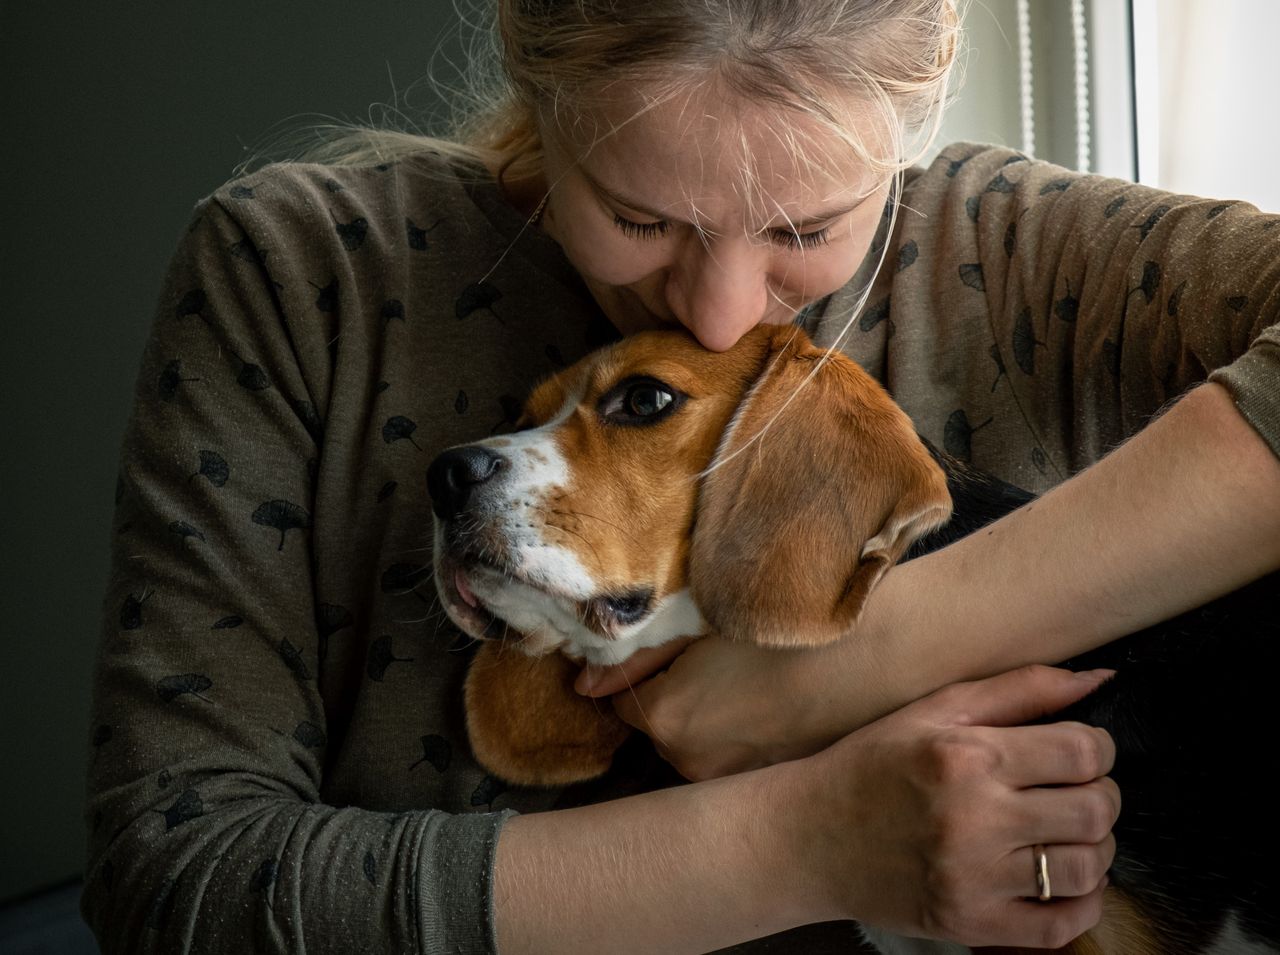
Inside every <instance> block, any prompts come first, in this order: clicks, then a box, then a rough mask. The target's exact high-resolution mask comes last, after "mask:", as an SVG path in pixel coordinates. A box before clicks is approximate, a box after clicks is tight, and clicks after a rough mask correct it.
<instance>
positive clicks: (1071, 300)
mask: <svg viewBox="0 0 1280 955" xmlns="http://www.w3.org/2000/svg"><path fill="white" fill-rule="evenodd" d="M1053 314H1054V315H1056V316H1057V317H1058V319H1060V320H1061V321H1064V322H1072V323H1074V322H1075V320H1076V319H1077V318H1079V317H1080V299H1078V298H1076V296H1075V295H1073V294H1072V292H1071V283H1070V282H1067V294H1066V295H1064V296H1062V298H1060V299H1058V300H1057V301H1056V302H1054V303H1053Z"/></svg>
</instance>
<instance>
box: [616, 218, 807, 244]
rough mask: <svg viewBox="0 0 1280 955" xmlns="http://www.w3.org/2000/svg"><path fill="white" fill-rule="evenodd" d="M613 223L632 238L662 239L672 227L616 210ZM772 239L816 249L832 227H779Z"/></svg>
mask: <svg viewBox="0 0 1280 955" xmlns="http://www.w3.org/2000/svg"><path fill="white" fill-rule="evenodd" d="M613 224H614V225H616V226H617V227H618V228H619V229H621V230H622V233H623V235H626V236H628V237H629V238H632V239H660V238H662V237H663V236H664V235H666V234H667V232H668V231H669V230H670V228H671V224H670V223H669V222H667V221H665V220H662V219H660V220H658V221H657V222H633V221H631V220H630V219H624V218H623V217H622V216H620V215H618V214H617V213H616V212H615V213H614V214H613ZM769 238H770V241H772V242H774V243H775V244H777V245H780V246H782V247H783V248H786V249H816V248H818V247H819V246H823V245H826V244H827V243H828V242H829V241H831V230H830V229H815V230H814V231H813V232H792V231H791V230H789V229H777V230H774V231H772V232H770V233H769Z"/></svg>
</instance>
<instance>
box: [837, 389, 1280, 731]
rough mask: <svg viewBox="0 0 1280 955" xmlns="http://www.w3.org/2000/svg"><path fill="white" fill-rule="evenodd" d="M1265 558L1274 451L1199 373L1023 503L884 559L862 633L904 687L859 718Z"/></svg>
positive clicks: (1152, 616)
mask: <svg viewBox="0 0 1280 955" xmlns="http://www.w3.org/2000/svg"><path fill="white" fill-rule="evenodd" d="M1277 568H1280V459H1277V457H1276V455H1275V454H1274V453H1273V452H1272V450H1271V449H1270V448H1269V447H1268V446H1267V444H1266V443H1265V442H1263V440H1262V439H1261V438H1260V437H1259V436H1258V434H1257V432H1256V431H1255V430H1254V429H1253V428H1252V427H1251V426H1250V425H1249V424H1248V423H1247V422H1246V421H1245V420H1244V419H1243V418H1242V417H1241V416H1240V414H1239V413H1238V412H1237V411H1236V409H1235V406H1234V405H1233V404H1232V401H1231V397H1230V395H1229V394H1228V393H1227V391H1226V389H1224V388H1222V387H1221V386H1219V385H1216V384H1205V385H1202V386H1200V387H1199V388H1196V389H1195V390H1193V391H1192V392H1190V393H1189V394H1188V395H1187V396H1186V397H1184V398H1183V399H1182V400H1181V401H1179V402H1178V403H1177V404H1175V405H1174V406H1173V407H1172V408H1170V409H1169V411H1168V412H1167V413H1166V414H1164V415H1163V416H1161V417H1160V418H1158V419H1156V420H1155V421H1153V422H1152V423H1151V424H1150V425H1148V426H1147V427H1146V428H1144V429H1143V430H1142V431H1141V432H1139V433H1138V434H1137V435H1135V436H1134V437H1133V438H1132V439H1131V440H1130V441H1128V442H1127V443H1126V444H1124V445H1122V446H1121V447H1120V448H1118V449H1116V451H1114V452H1113V453H1112V454H1110V455H1108V456H1107V457H1105V458H1103V459H1102V460H1101V461H1099V462H1098V463H1097V464H1096V465H1094V466H1093V467H1091V468H1088V469H1086V470H1085V471H1083V472H1081V473H1080V474H1078V475H1077V476H1075V477H1074V478H1071V479H1069V480H1068V481H1066V482H1064V483H1063V484H1061V485H1059V486H1058V487H1056V488H1054V489H1053V490H1051V491H1049V492H1048V493H1047V494H1045V495H1044V496H1043V497H1041V498H1040V499H1038V500H1037V501H1035V502H1034V503H1032V504H1030V505H1028V506H1026V507H1023V508H1021V509H1019V510H1017V511H1015V512H1013V513H1012V514H1009V515H1007V516H1006V517H1005V518H1003V519H1001V520H1000V521H997V522H996V523H994V524H992V525H991V526H990V527H989V528H987V529H985V530H983V531H980V532H979V533H977V534H974V535H971V536H970V537H967V538H965V539H963V540H961V541H958V542H957V543H955V544H953V545H952V546H950V547H947V548H944V549H943V550H941V551H938V552H936V553H934V554H930V555H927V556H925V557H923V558H920V559H919V560H916V561H912V562H910V563H907V564H902V565H900V566H898V567H896V568H894V570H893V571H892V572H891V573H890V574H888V575H887V576H886V578H885V580H884V582H883V584H882V586H881V588H880V589H879V591H878V592H877V593H876V595H875V596H874V598H873V601H872V603H873V605H874V608H873V609H872V610H871V611H870V612H869V614H868V616H867V618H866V626H867V632H866V635H865V639H866V642H872V643H878V644H879V645H880V646H881V648H882V649H883V648H884V647H885V646H888V647H890V648H891V659H892V660H893V661H894V662H893V663H892V664H891V665H892V666H894V667H895V668H896V670H897V672H898V674H899V677H900V680H899V681H891V682H900V683H901V685H903V686H904V687H907V688H908V690H907V691H906V692H905V693H901V694H899V699H897V700H895V699H893V698H892V696H889V697H887V698H885V699H884V700H882V701H879V702H878V704H877V703H873V702H871V701H867V704H866V705H868V707H869V709H868V710H867V711H866V712H867V715H874V711H877V710H878V711H880V712H883V711H884V710H885V709H886V708H892V707H893V706H894V705H897V704H899V703H901V702H904V701H905V699H908V698H913V697H912V694H913V693H915V694H916V695H918V693H919V692H927V691H928V690H931V689H933V688H935V687H937V686H941V685H943V684H945V683H948V682H951V681H953V680H959V679H972V678H974V677H978V676H984V675H986V674H989V673H995V672H999V671H1002V670H1007V669H1009V668H1011V667H1015V666H1019V665H1021V664H1024V663H1032V662H1045V663H1049V662H1056V661H1058V660H1064V659H1067V658H1068V657H1071V656H1074V655H1076V654H1078V653H1080V652H1082V651H1085V650H1089V649H1092V648H1093V647H1096V646H1099V645H1101V644H1104V643H1107V642H1109V641H1111V640H1113V639H1116V638H1117V637H1121V636H1124V635H1125V634H1129V633H1133V632H1134V631H1136V630H1140V629H1142V628H1143V627H1146V626H1149V625H1151V624H1153V623H1157V622H1159V621H1161V620H1166V619H1168V618H1170V617H1173V616H1175V615H1177V614H1179V613H1181V612H1183V611H1185V610H1189V609H1191V608H1194V607H1196V606H1199V605H1201V604H1203V603H1207V602H1208V601H1210V600H1212V599H1213V598H1215V597H1218V596H1220V595H1222V594H1224V593H1228V592H1230V591H1231V590H1234V589H1236V588H1238V587H1240V586H1242V585H1244V584H1245V583H1248V582H1249V581H1251V580H1254V579H1256V578H1258V577H1260V576H1262V575H1263V574H1265V573H1268V572H1270V571H1273V570H1275V569H1277ZM858 642H862V641H856V640H855V641H849V643H848V645H850V646H853V645H855V644H856V643H858ZM864 689H865V687H864Z"/></svg>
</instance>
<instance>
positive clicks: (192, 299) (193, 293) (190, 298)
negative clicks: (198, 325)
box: [173, 288, 209, 322]
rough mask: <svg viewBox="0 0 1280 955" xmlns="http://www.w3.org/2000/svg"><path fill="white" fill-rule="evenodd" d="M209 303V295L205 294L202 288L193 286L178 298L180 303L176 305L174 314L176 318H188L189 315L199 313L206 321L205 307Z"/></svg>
mask: <svg viewBox="0 0 1280 955" xmlns="http://www.w3.org/2000/svg"><path fill="white" fill-rule="evenodd" d="M208 303H209V296H208V295H206V294H205V291H204V289H202V288H193V289H191V290H190V291H188V292H187V293H186V294H184V295H183V296H182V298H181V299H179V300H178V304H177V305H176V306H174V309H173V315H174V317H175V318H186V317H187V316H189V315H198V316H199V317H200V318H202V319H204V320H205V321H206V322H207V321H208V319H207V318H205V316H204V310H205V307H206V306H207V305H208Z"/></svg>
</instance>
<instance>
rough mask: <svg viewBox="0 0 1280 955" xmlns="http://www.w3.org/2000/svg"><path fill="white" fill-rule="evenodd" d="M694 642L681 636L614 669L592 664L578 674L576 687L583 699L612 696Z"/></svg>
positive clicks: (644, 676) (630, 658) (635, 655)
mask: <svg viewBox="0 0 1280 955" xmlns="http://www.w3.org/2000/svg"><path fill="white" fill-rule="evenodd" d="M695 639H697V638H696V637H680V638H679V639H676V640H672V641H670V642H669V643H664V644H662V645H661V646H657V647H645V648H644V649H641V650H637V651H636V652H635V653H633V654H632V655H631V656H629V657H628V658H627V659H626V660H625V661H623V662H622V663H619V664H616V665H614V666H600V665H599V664H590V665H588V666H586V667H584V668H583V670H582V672H581V673H580V674H578V679H577V680H576V681H575V682H574V684H573V688H574V689H575V690H576V691H577V692H578V693H581V694H582V695H583V696H591V697H601V696H612V695H613V694H614V693H619V692H621V691H622V690H625V689H627V688H628V687H632V686H635V685H636V684H637V683H639V682H641V681H642V680H645V679H647V678H648V677H650V676H652V675H653V674H654V673H657V672H658V671H659V670H661V669H663V668H664V667H666V666H668V665H669V664H670V663H671V661H672V660H674V659H675V658H676V657H678V656H679V655H680V654H681V653H683V652H684V648H685V647H687V646H688V645H689V644H691V643H692V642H693V641H694V640H695Z"/></svg>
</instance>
